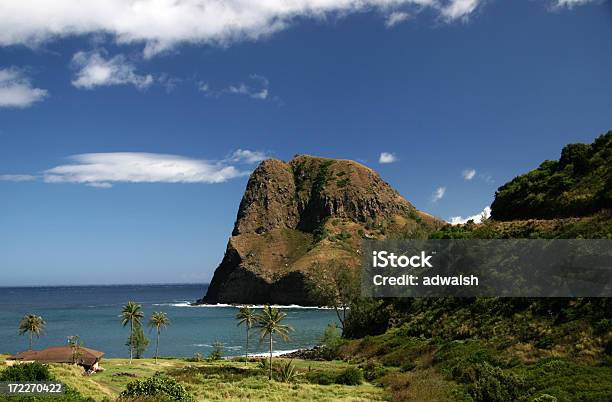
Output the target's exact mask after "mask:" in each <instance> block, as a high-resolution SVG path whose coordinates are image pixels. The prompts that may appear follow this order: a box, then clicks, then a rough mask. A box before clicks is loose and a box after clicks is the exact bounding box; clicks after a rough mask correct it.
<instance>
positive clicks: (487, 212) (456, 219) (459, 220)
mask: <svg viewBox="0 0 612 402" xmlns="http://www.w3.org/2000/svg"><path fill="white" fill-rule="evenodd" d="M490 216H491V207H489V206H486V207H484V209H483V210H482V211H481V212H479V213H477V214H476V215H472V216H468V217H466V218H464V217H462V216H453V217H451V218H450V224H451V225H460V224H464V223H467V221H469V220H472V221H474V223H480V222H482V218H483V217H484V218H485V219H489V217H490Z"/></svg>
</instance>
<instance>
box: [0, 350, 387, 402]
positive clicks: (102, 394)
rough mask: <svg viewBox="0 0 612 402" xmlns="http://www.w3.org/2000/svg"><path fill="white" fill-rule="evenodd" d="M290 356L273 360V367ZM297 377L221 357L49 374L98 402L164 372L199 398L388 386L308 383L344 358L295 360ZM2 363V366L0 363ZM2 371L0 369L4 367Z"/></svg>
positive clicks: (276, 396) (60, 367) (373, 393)
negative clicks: (279, 376) (273, 375)
mask: <svg viewBox="0 0 612 402" xmlns="http://www.w3.org/2000/svg"><path fill="white" fill-rule="evenodd" d="M281 361H284V362H286V361H288V360H286V359H275V360H274V364H275V366H276V365H277V364H278V363H280V362H281ZM293 364H294V365H295V368H296V370H297V371H298V372H299V375H298V377H297V379H296V381H295V382H293V383H283V382H279V381H275V380H273V381H271V382H270V381H268V378H267V374H266V372H265V371H264V370H263V369H261V368H260V367H259V365H258V363H257V362H254V361H251V362H249V363H248V364H246V365H245V363H244V362H238V361H227V360H221V361H216V362H188V361H186V360H184V359H160V360H159V361H158V363H157V364H156V363H155V361H154V360H152V359H139V360H134V361H133V363H132V364H129V361H128V360H127V359H103V360H102V364H101V365H102V367H103V368H104V371H103V372H100V373H96V374H94V375H92V376H83V374H82V370H81V369H80V368H79V367H76V366H71V365H65V364H53V365H51V372H52V373H53V374H54V375H55V376H56V377H57V378H59V379H60V380H61V381H62V382H64V383H65V384H67V385H69V386H71V387H73V388H74V389H76V390H77V391H78V392H79V393H81V394H82V395H83V396H85V397H91V398H93V399H95V400H96V401H105V400H115V399H116V398H117V397H118V396H119V393H120V392H121V391H123V390H124V389H125V387H126V385H127V384H128V383H129V382H131V381H134V380H137V379H144V378H147V377H150V376H152V375H154V374H155V373H156V372H162V373H164V374H166V375H169V376H170V377H173V378H175V379H177V380H178V381H179V382H180V383H182V384H183V385H185V387H186V388H187V389H188V390H189V392H191V393H192V394H193V395H194V396H195V397H196V398H197V399H198V400H200V401H221V400H223V401H242V400H254V401H279V402H280V401H283V402H285V401H383V400H387V398H388V393H386V391H385V389H383V388H382V387H380V386H377V385H375V384H372V383H367V382H364V383H363V384H361V385H355V386H349V385H339V384H330V385H319V384H313V383H309V382H308V380H307V373H308V372H313V371H321V372H329V373H333V374H334V375H338V374H339V373H341V372H342V371H343V370H344V369H346V368H347V367H355V366H354V365H351V364H349V363H346V362H342V361H329V362H318V361H306V360H297V359H295V360H293ZM0 367H2V366H0ZM0 369H1V368H0Z"/></svg>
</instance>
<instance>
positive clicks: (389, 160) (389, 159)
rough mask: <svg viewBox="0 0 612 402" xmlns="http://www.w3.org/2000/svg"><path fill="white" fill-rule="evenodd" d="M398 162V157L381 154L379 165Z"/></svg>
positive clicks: (389, 153)
mask: <svg viewBox="0 0 612 402" xmlns="http://www.w3.org/2000/svg"><path fill="white" fill-rule="evenodd" d="M393 162H397V156H395V154H392V153H391V152H381V153H380V156H379V157H378V163H393Z"/></svg>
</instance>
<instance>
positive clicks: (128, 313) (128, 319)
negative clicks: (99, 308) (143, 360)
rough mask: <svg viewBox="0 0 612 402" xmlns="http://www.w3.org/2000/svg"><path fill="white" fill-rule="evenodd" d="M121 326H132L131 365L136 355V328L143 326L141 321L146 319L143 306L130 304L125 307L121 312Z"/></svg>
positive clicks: (130, 341) (130, 343) (130, 342)
mask: <svg viewBox="0 0 612 402" xmlns="http://www.w3.org/2000/svg"><path fill="white" fill-rule="evenodd" d="M119 317H121V324H123V326H124V327H125V326H126V325H128V324H130V340H129V346H130V364H132V357H133V355H134V326H135V325H141V321H140V320H141V319H142V318H143V317H144V313H143V312H142V306H141V305H140V304H136V303H134V302H128V304H126V305H125V306H123V310H121V315H120V316H119Z"/></svg>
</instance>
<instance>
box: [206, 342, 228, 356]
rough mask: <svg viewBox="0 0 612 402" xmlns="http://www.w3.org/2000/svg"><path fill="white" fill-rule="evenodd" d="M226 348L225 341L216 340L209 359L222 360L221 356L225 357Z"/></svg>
mask: <svg viewBox="0 0 612 402" xmlns="http://www.w3.org/2000/svg"><path fill="white" fill-rule="evenodd" d="M224 350H225V347H224V345H223V343H222V342H219V341H215V343H213V349H212V351H211V352H210V354H209V355H208V360H209V361H216V360H221V358H222V357H223V352H224Z"/></svg>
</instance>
